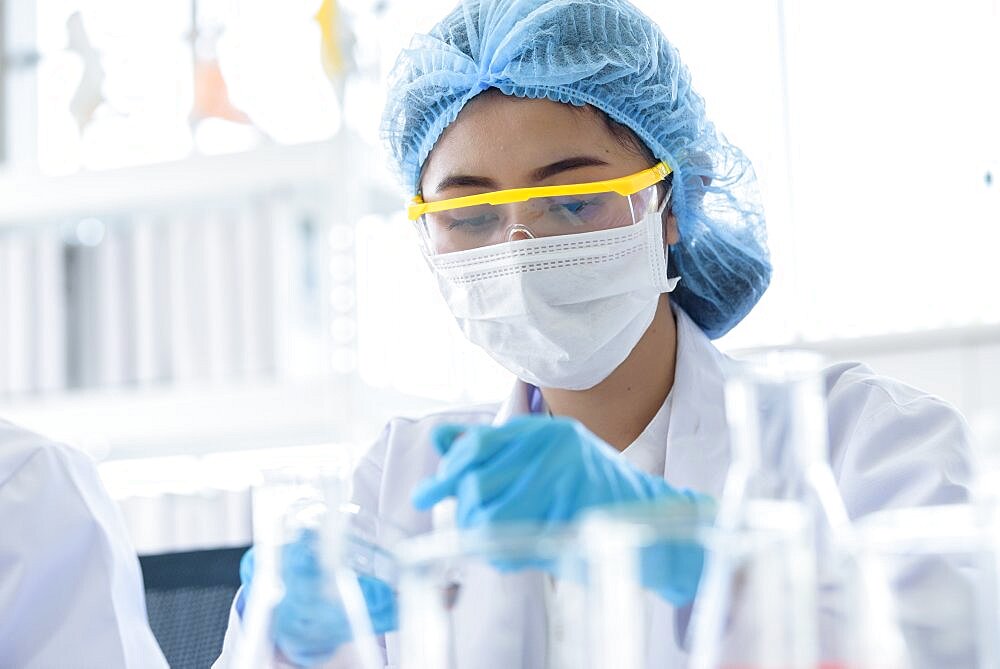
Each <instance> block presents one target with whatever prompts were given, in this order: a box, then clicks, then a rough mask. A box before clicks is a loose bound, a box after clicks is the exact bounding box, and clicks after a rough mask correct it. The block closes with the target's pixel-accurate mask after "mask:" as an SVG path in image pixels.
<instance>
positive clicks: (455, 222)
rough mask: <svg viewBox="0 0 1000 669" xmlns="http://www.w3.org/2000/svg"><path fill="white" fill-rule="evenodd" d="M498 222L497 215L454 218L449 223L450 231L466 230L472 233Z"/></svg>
mask: <svg viewBox="0 0 1000 669" xmlns="http://www.w3.org/2000/svg"><path fill="white" fill-rule="evenodd" d="M496 220H497V217H496V215H495V214H494V215H491V214H480V215H479V216H468V217H464V218H458V217H456V216H452V217H451V219H450V220H449V223H448V226H447V227H448V230H455V229H456V228H466V229H468V230H470V231H479V230H482V229H483V228H485V227H486V226H488V225H492V224H493V223H495V222H496Z"/></svg>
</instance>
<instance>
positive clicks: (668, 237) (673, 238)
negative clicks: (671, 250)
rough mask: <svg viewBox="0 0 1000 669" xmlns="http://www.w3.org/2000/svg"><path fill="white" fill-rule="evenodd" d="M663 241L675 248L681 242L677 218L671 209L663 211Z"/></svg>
mask: <svg viewBox="0 0 1000 669" xmlns="http://www.w3.org/2000/svg"><path fill="white" fill-rule="evenodd" d="M663 239H664V240H665V241H666V242H667V245H668V246H673V245H674V244H676V243H677V242H679V241H680V240H681V235H680V233H679V232H678V231H677V217H676V216H674V212H673V211H671V209H670V207H667V208H666V209H665V210H664V211H663Z"/></svg>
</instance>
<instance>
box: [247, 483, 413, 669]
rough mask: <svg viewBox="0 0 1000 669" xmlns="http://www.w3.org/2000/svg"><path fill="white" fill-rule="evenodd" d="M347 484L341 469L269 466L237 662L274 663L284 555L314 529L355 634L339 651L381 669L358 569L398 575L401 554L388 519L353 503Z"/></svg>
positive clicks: (328, 591) (329, 591)
mask: <svg viewBox="0 0 1000 669" xmlns="http://www.w3.org/2000/svg"><path fill="white" fill-rule="evenodd" d="M346 491H347V483H346V481H345V480H344V479H343V478H342V477H341V476H340V474H339V473H338V474H324V473H323V472H317V471H308V472H307V471H301V470H296V469H290V468H286V469H281V470H275V471H269V472H265V473H264V475H263V480H262V482H261V483H260V485H257V486H255V487H254V489H253V491H252V497H251V500H252V501H251V504H252V514H253V533H254V571H253V582H252V587H251V588H250V592H249V595H248V597H247V599H246V606H245V609H244V611H243V617H242V625H243V633H242V635H241V643H240V644H239V645H238V646H237V648H236V651H235V657H234V662H233V666H235V667H237V668H238V669H250V668H251V667H253V668H254V669H257V668H259V667H269V666H273V665H274V660H275V657H276V653H278V651H277V650H276V648H275V643H274V635H273V632H272V627H273V625H274V615H275V610H276V607H277V606H278V604H279V603H280V602H281V601H282V598H283V597H284V595H285V585H284V583H283V579H282V567H283V565H282V560H283V559H284V558H285V557H286V556H287V555H288V553H287V551H286V550H285V549H286V547H288V546H289V545H290V544H292V543H294V542H296V541H301V540H302V539H303V537H304V534H305V533H314V535H315V537H316V542H315V546H316V550H317V554H318V560H319V563H320V569H321V571H322V579H321V583H322V586H321V587H322V590H323V596H324V598H325V599H327V600H328V601H331V602H339V604H340V606H342V614H343V619H344V621H345V622H346V625H347V627H348V630H349V631H347V632H346V636H347V637H348V638H349V639H351V640H350V641H349V642H346V643H344V644H341V645H340V646H339V647H338V648H337V650H336V652H335V654H334V655H333V657H336V658H341V657H344V658H347V659H345V661H346V662H348V666H352V667H357V668H358V669H382V667H383V666H384V665H385V659H384V653H383V651H382V645H381V643H380V641H379V639H378V637H376V635H375V634H374V631H373V629H372V626H371V623H370V620H369V616H368V610H367V606H366V603H365V599H364V595H363V593H362V590H361V587H360V585H359V583H358V576H359V575H369V576H374V577H377V578H379V579H381V580H383V581H386V582H387V583H390V584H392V583H394V580H395V558H394V556H393V555H392V553H391V551H390V550H389V549H388V548H386V547H385V546H384V541H385V540H384V536H386V532H385V531H384V529H383V528H382V527H381V525H384V523H380V521H379V520H378V519H377V518H375V517H374V516H371V515H369V514H367V513H366V512H364V511H363V510H360V509H357V508H356V507H353V506H351V505H350V504H348V503H346V501H345V500H346Z"/></svg>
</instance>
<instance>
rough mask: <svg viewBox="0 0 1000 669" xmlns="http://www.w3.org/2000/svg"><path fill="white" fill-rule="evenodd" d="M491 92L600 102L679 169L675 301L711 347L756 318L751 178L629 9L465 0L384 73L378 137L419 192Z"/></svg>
mask: <svg viewBox="0 0 1000 669" xmlns="http://www.w3.org/2000/svg"><path fill="white" fill-rule="evenodd" d="M488 88H496V89H499V90H500V91H501V92H503V93H504V94H506V95H516V96H519V97H524V98H547V99H549V100H553V101H555V102H563V103H568V104H573V105H578V106H581V105H588V104H589V105H593V106H594V107H596V108H598V109H600V110H602V111H604V112H605V113H606V114H607V115H608V116H610V117H611V118H612V119H614V120H615V121H617V122H619V123H621V124H623V125H625V126H627V127H629V128H631V129H632V131H633V132H635V133H636V135H638V136H639V138H640V139H641V140H642V141H643V142H644V143H645V144H646V146H647V147H648V148H649V150H650V151H651V152H652V153H653V154H654V155H655V156H656V157H657V159H659V160H662V161H663V162H665V163H666V164H667V165H669V166H670V168H671V169H672V170H673V173H674V174H673V195H672V198H673V204H672V205H671V206H672V210H673V213H674V215H675V216H676V217H677V223H678V231H679V233H680V241H679V242H678V243H677V244H675V245H673V246H671V247H670V262H671V264H672V266H673V268H674V271H675V272H676V273H677V274H679V275H680V277H681V281H680V283H679V284H678V285H677V288H676V289H675V290H674V293H673V294H672V295H671V299H672V300H673V301H674V303H675V304H677V305H678V306H680V307H681V308H682V309H684V311H685V312H687V314H688V315H690V316H691V318H692V319H693V320H694V321H695V322H696V323H697V324H698V326H699V327H701V329H702V330H703V331H704V332H705V333H706V334H707V335H708V336H709V337H712V338H716V337H721V336H722V335H724V334H725V333H726V332H728V331H729V330H730V329H731V328H732V327H733V326H734V325H736V324H737V323H739V322H740V320H742V318H743V317H744V316H746V315H747V313H749V311H750V309H751V308H753V306H754V305H755V304H756V303H757V301H758V300H759V299H760V296H761V295H762V294H763V293H764V291H765V290H766V289H767V286H768V283H769V282H770V279H771V263H770V259H769V257H768V251H767V240H766V230H765V224H764V213H763V209H762V207H761V203H760V194H759V191H758V187H757V177H756V175H755V174H754V171H753V166H752V165H751V164H750V161H749V160H748V159H747V158H746V156H744V155H743V153H742V152H741V151H740V150H739V149H738V148H737V147H735V146H733V145H732V144H730V143H729V142H728V141H727V140H726V138H725V137H724V136H723V135H722V134H721V133H720V132H718V131H717V130H716V129H715V126H714V125H713V124H712V123H711V122H710V121H709V120H708V119H707V118H706V116H705V102H704V100H703V99H702V98H701V97H700V96H699V95H698V94H697V93H695V91H694V89H692V88H691V76H690V74H689V73H688V70H687V67H685V66H684V64H683V63H682V62H681V60H680V57H679V56H678V53H677V50H676V49H675V48H674V47H673V46H672V45H671V44H670V43H669V42H668V41H667V40H666V38H665V37H664V36H663V33H662V32H660V29H659V28H658V27H657V26H656V24H655V23H653V21H651V20H650V19H649V18H648V17H646V16H645V15H643V14H642V13H641V12H639V10H637V9H636V8H635V7H633V6H632V5H631V4H629V3H628V2H626V1H625V0H463V1H462V2H461V3H460V4H459V5H458V7H456V8H455V9H454V10H453V11H452V12H451V13H450V14H448V16H446V17H445V18H444V20H442V21H441V22H440V23H439V24H438V25H437V26H435V27H434V29H433V30H431V32H430V33H429V34H427V35H416V36H414V38H413V40H412V42H411V43H410V46H409V48H407V49H404V50H403V52H402V53H401V54H400V56H399V59H398V61H397V62H396V65H395V67H394V69H393V72H392V75H391V77H390V90H389V96H388V101H387V103H386V108H385V113H384V116H383V121H382V134H383V138H384V139H385V141H386V143H387V144H388V147H389V150H390V153H391V155H392V157H393V159H394V162H395V167H396V168H397V169H398V170H399V172H400V176H401V178H402V180H403V183H404V186H405V187H406V188H408V189H411V192H414V193H416V192H417V189H418V184H419V179H420V172H421V169H422V168H423V164H424V161H425V160H427V156H428V155H429V154H430V152H431V149H432V148H433V147H434V144H435V142H437V140H438V138H440V136H441V133H442V132H443V131H444V129H445V128H446V127H448V125H449V124H450V123H452V122H453V121H454V120H455V118H456V117H457V116H458V113H459V112H460V111H461V109H462V107H464V106H465V104H466V103H467V102H468V101H469V100H471V99H472V98H473V97H475V96H476V95H478V94H479V93H481V92H482V91H484V90H486V89H488Z"/></svg>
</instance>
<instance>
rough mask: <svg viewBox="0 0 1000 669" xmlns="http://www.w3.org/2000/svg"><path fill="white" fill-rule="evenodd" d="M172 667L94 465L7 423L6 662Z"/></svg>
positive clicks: (94, 668)
mask: <svg viewBox="0 0 1000 669" xmlns="http://www.w3.org/2000/svg"><path fill="white" fill-rule="evenodd" d="M166 666H167V663H166V660H165V659H164V658H163V654H162V652H160V648H159V646H158V645H157V644H156V639H155V638H154V637H153V633H152V631H151V630H150V629H149V623H148V619H147V617H146V601H145V595H144V594H143V587H142V574H141V573H140V570H139V561H138V559H137V558H136V555H135V551H134V550H133V548H132V545H131V543H130V540H129V538H128V534H127V533H126V529H125V523H124V520H123V519H122V517H121V513H120V511H119V510H118V507H117V506H116V505H115V503H114V502H113V501H112V500H111V498H110V497H108V494H107V492H105V490H104V488H103V487H102V486H101V482H100V479H99V478H98V475H97V469H96V467H95V466H94V463H93V462H92V461H91V460H90V458H89V457H87V456H86V455H85V454H83V453H81V452H79V451H76V450H74V449H72V448H70V447H68V446H63V445H61V444H57V443H54V442H51V441H49V440H47V439H45V438H43V437H40V436H38V435H35V434H32V433H30V432H27V431H25V430H22V429H20V428H18V427H15V426H13V425H11V424H10V423H6V422H3V421H0V667H11V668H14V667H16V668H17V669H32V668H37V669H54V668H56V667H73V668H74V669H114V668H117V667H144V668H145V667H157V668H158V667H166Z"/></svg>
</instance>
